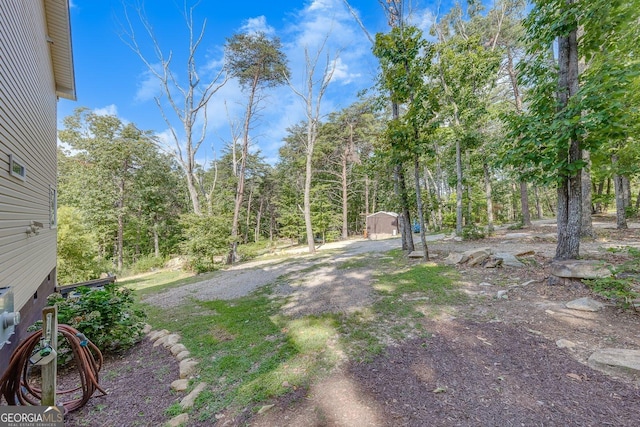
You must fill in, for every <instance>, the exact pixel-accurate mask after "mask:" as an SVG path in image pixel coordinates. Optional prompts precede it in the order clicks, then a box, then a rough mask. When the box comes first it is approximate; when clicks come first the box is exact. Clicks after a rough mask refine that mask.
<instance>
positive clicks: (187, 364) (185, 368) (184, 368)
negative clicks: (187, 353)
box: [180, 358, 198, 379]
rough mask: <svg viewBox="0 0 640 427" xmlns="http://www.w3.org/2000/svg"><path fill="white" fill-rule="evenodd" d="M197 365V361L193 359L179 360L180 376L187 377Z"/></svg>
mask: <svg viewBox="0 0 640 427" xmlns="http://www.w3.org/2000/svg"><path fill="white" fill-rule="evenodd" d="M196 366H198V362H197V361H196V360H194V359H191V358H189V359H184V360H182V361H181V362H180V378H181V379H182V378H189V376H190V375H192V374H193V373H194V372H195V370H196Z"/></svg>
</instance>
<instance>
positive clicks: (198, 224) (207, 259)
mask: <svg viewBox="0 0 640 427" xmlns="http://www.w3.org/2000/svg"><path fill="white" fill-rule="evenodd" d="M230 223H231V221H230V220H229V219H228V218H225V217H224V215H210V216H197V215H193V214H190V215H183V216H182V217H181V218H180V224H181V225H182V230H183V231H182V233H183V237H184V241H183V242H182V244H181V246H182V249H183V251H184V252H185V253H186V254H187V255H189V257H190V259H191V262H190V264H191V269H192V270H193V271H195V272H197V273H202V272H205V271H212V270H215V264H216V258H217V257H219V256H222V255H224V254H226V253H227V252H228V251H229V236H230V235H231V228H230V227H229V224H230Z"/></svg>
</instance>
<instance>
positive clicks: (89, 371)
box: [0, 325, 107, 412]
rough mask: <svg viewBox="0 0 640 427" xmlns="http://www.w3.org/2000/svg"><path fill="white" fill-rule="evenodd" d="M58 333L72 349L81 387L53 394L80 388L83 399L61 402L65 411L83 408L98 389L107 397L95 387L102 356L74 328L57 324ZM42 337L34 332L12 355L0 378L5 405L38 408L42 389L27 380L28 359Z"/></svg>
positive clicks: (103, 392)
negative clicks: (33, 406) (35, 406)
mask: <svg viewBox="0 0 640 427" xmlns="http://www.w3.org/2000/svg"><path fill="white" fill-rule="evenodd" d="M58 333H59V334H60V335H62V337H64V338H65V339H66V340H67V342H68V343H69V346H70V347H71V350H72V352H73V357H74V359H75V362H76V366H77V369H78V373H79V375H80V386H78V387H76V388H73V389H69V390H62V391H59V390H58V391H56V395H65V394H69V393H74V392H77V391H78V390H80V389H82V397H81V398H78V399H74V400H70V401H67V402H62V405H63V406H64V408H65V412H71V411H75V410H76V409H79V408H81V407H83V406H84V405H85V404H86V403H87V401H88V400H89V398H91V396H92V395H93V393H95V391H96V390H99V391H100V392H101V393H102V394H103V395H105V394H107V393H106V392H105V391H104V390H103V389H102V388H101V387H100V385H99V384H98V372H100V369H101V368H102V363H103V361H104V360H103V358H102V353H101V352H100V350H99V349H98V347H96V346H95V344H93V343H92V342H91V341H89V340H84V339H81V338H80V337H82V338H84V336H83V335H82V334H80V333H79V332H78V330H77V329H74V328H72V327H71V326H69V325H58ZM41 338H42V330H39V331H35V332H33V333H32V334H31V335H29V336H28V337H27V338H25V339H24V341H22V343H20V345H19V346H18V347H17V348H16V349H15V351H14V352H13V354H12V355H11V361H10V362H9V367H8V368H7V370H6V372H5V373H4V375H3V376H2V378H1V379H0V396H2V397H4V399H5V400H6V401H7V404H8V405H23V406H24V405H40V400H41V397H42V390H41V389H40V388H38V387H36V386H35V385H34V384H32V383H30V381H29V372H30V365H31V362H30V361H29V358H30V357H31V355H32V353H33V352H34V349H35V348H36V346H37V345H38V344H39V343H40V339H41Z"/></svg>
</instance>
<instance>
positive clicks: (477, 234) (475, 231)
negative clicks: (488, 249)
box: [462, 224, 485, 240]
mask: <svg viewBox="0 0 640 427" xmlns="http://www.w3.org/2000/svg"><path fill="white" fill-rule="evenodd" d="M484 237H485V233H484V230H483V229H482V228H480V227H478V226H477V225H475V224H474V225H467V226H466V227H464V228H462V238H463V239H464V240H480V239H484Z"/></svg>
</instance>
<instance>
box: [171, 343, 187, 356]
mask: <svg viewBox="0 0 640 427" xmlns="http://www.w3.org/2000/svg"><path fill="white" fill-rule="evenodd" d="M169 350H170V351H171V354H173V355H174V356H177V355H178V354H180V353H182V352H183V351H187V347H185V346H184V345H183V344H175V345H174V346H173V347H171V348H170V349H169Z"/></svg>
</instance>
